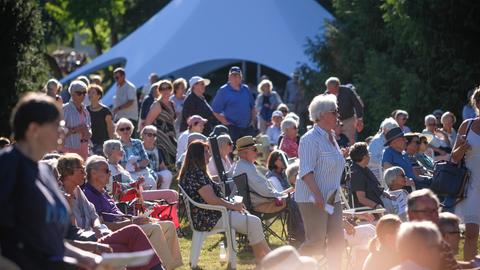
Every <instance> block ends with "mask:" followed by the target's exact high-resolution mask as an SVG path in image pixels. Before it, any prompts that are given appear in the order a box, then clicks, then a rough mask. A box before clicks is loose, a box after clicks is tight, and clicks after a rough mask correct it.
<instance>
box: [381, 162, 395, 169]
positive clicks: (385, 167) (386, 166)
mask: <svg viewBox="0 0 480 270" xmlns="http://www.w3.org/2000/svg"><path fill="white" fill-rule="evenodd" d="M382 166H383V170H386V169H388V168H390V167H392V166H393V165H392V164H390V163H388V162H384V163H383V164H382Z"/></svg>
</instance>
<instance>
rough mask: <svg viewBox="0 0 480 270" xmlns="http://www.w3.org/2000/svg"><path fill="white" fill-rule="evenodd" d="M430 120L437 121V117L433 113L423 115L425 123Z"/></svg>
mask: <svg viewBox="0 0 480 270" xmlns="http://www.w3.org/2000/svg"><path fill="white" fill-rule="evenodd" d="M431 120H432V121H435V123H436V122H437V118H436V117H435V115H433V114H429V115H427V116H425V125H427V124H428V122H430V121H431Z"/></svg>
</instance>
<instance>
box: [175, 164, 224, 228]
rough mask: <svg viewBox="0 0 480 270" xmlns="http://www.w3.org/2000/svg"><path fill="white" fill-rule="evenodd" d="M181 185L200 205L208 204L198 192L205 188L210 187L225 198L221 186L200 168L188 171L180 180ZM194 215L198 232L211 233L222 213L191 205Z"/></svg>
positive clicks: (193, 218)
mask: <svg viewBox="0 0 480 270" xmlns="http://www.w3.org/2000/svg"><path fill="white" fill-rule="evenodd" d="M180 185H181V186H182V188H183V189H184V190H185V192H186V193H187V195H188V196H190V198H192V199H193V200H194V201H196V202H198V203H206V202H205V201H204V200H203V198H202V196H200V193H198V190H199V189H200V188H202V187H203V186H206V185H210V186H212V188H213V192H215V195H217V196H218V197H223V194H222V190H221V189H220V186H219V185H218V184H217V183H215V182H213V181H212V179H210V177H209V176H208V175H207V174H206V173H204V172H203V171H202V170H200V169H198V168H194V169H191V170H188V171H187V172H186V173H185V176H184V177H183V178H182V179H180ZM190 211H191V215H192V221H193V227H194V228H195V230H198V231H210V230H212V229H213V227H215V225H216V224H217V222H218V220H219V219H220V217H221V216H222V213H221V212H219V211H215V210H206V209H200V208H198V207H196V206H193V205H190Z"/></svg>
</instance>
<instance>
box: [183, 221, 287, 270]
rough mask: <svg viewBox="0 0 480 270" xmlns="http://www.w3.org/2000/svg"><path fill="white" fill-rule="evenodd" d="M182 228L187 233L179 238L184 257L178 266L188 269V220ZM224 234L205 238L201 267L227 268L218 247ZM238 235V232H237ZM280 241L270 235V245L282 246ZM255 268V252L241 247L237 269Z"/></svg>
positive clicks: (199, 264)
mask: <svg viewBox="0 0 480 270" xmlns="http://www.w3.org/2000/svg"><path fill="white" fill-rule="evenodd" d="M273 226H274V227H278V229H277V228H275V231H280V227H279V226H280V224H279V223H276V224H274V225H273ZM182 230H183V231H184V232H185V233H186V234H187V235H186V236H184V237H182V238H179V239H180V250H181V252H182V258H183V264H184V265H183V266H182V267H180V268H178V269H181V270H186V269H190V263H189V262H190V247H191V243H192V240H191V237H192V236H191V230H190V227H189V226H188V221H187V222H186V223H183V224H182ZM222 236H223V235H222V234H216V235H212V236H209V237H207V238H206V239H205V242H204V243H203V246H202V252H201V253H200V258H199V261H198V266H199V267H200V268H201V269H205V270H207V269H227V264H226V263H223V264H221V263H220V260H219V252H220V248H219V247H218V244H219V242H220V240H221V239H222ZM237 236H238V233H237ZM237 241H238V237H237ZM280 244H281V243H280V241H279V240H277V239H275V238H274V237H273V236H272V237H270V247H271V248H272V249H274V248H276V247H278V246H280ZM254 268H255V259H254V257H253V253H252V251H251V249H249V248H245V247H240V248H239V252H238V253H237V269H238V270H242V269H254Z"/></svg>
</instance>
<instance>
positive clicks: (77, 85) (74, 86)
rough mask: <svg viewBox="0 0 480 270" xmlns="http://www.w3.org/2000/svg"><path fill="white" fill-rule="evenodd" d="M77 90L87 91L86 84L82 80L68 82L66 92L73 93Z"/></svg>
mask: <svg viewBox="0 0 480 270" xmlns="http://www.w3.org/2000/svg"><path fill="white" fill-rule="evenodd" d="M78 91H87V85H86V84H85V83H84V82H83V81H80V80H75V81H73V82H72V83H70V86H69V87H68V93H70V95H73V93H74V92H78Z"/></svg>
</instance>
